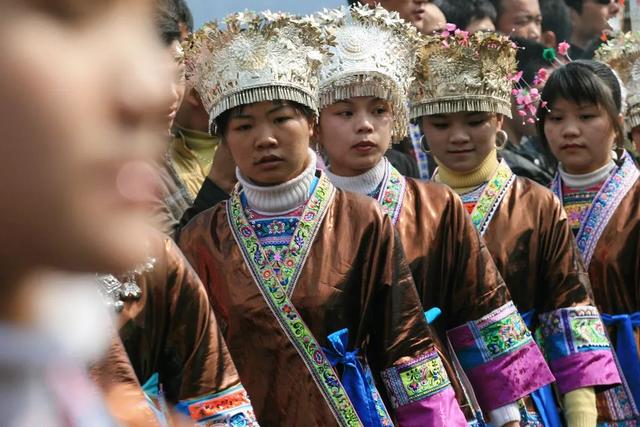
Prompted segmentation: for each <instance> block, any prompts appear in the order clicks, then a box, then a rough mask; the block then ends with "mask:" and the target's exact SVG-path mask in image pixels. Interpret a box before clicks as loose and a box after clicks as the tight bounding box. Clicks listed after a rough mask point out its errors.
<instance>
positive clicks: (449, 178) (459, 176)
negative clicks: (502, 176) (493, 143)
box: [433, 149, 499, 194]
mask: <svg viewBox="0 0 640 427" xmlns="http://www.w3.org/2000/svg"><path fill="white" fill-rule="evenodd" d="M435 160H436V163H437V164H438V169H437V171H436V174H435V175H434V177H433V179H434V181H436V182H441V183H443V184H446V185H448V186H449V187H451V188H452V189H453V190H454V191H455V192H456V193H458V194H465V193H468V192H469V191H472V190H475V189H476V188H478V187H479V186H481V185H482V184H484V183H485V182H487V181H489V179H491V176H492V175H493V174H494V173H495V171H496V169H498V166H499V162H498V154H497V152H496V150H495V149H493V150H491V152H490V153H489V155H488V156H487V157H486V158H485V159H484V160H483V161H482V163H480V164H479V165H478V166H477V167H475V168H474V169H472V170H470V171H469V172H465V173H462V172H457V171H454V170H452V169H449V168H447V167H446V166H445V165H443V164H442V163H441V162H440V161H439V160H438V159H435Z"/></svg>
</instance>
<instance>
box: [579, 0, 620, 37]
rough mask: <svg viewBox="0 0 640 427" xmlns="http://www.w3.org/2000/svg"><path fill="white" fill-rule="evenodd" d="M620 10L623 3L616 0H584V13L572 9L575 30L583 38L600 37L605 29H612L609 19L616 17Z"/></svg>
mask: <svg viewBox="0 0 640 427" xmlns="http://www.w3.org/2000/svg"><path fill="white" fill-rule="evenodd" d="M620 10H621V5H620V3H619V2H618V1H616V0H611V1H608V2H606V1H603V2H600V1H596V0H583V2H582V13H577V12H576V11H574V10H571V15H572V18H573V19H572V21H573V31H574V32H575V33H576V34H578V35H580V37H581V38H583V39H591V38H596V37H599V36H600V34H602V32H603V31H605V30H609V29H611V27H610V26H609V24H608V23H607V21H609V19H611V18H613V17H615V16H616V15H617V14H618V13H619V12H620Z"/></svg>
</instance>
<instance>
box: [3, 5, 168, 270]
mask: <svg viewBox="0 0 640 427" xmlns="http://www.w3.org/2000/svg"><path fill="white" fill-rule="evenodd" d="M151 6H152V5H151V1H149V0H126V1H125V0H91V1H88V0H23V1H20V2H16V1H14V0H0V9H1V10H2V14H0V75H2V76H3V78H2V79H0V131H1V133H2V136H3V138H4V141H3V142H2V144H0V162H2V165H1V167H0V182H2V185H0V200H2V209H0V229H2V230H3V232H2V244H1V245H0V259H1V260H2V263H3V264H2V265H1V267H2V268H3V270H4V271H5V272H4V273H2V274H5V277H2V278H0V282H1V281H3V280H7V279H8V278H7V277H6V271H7V270H10V271H12V272H13V273H12V274H13V275H15V276H16V277H19V276H20V275H21V274H26V273H28V272H29V271H31V270H34V269H38V268H55V269H64V270H70V271H122V270H124V269H128V268H130V267H131V265H134V264H135V263H137V262H139V261H140V260H141V259H143V258H144V252H145V242H146V230H147V227H146V225H147V216H146V213H145V211H146V208H145V204H144V201H145V199H146V198H147V192H148V191H149V190H150V188H149V187H150V183H151V182H152V181H153V177H152V176H150V175H151V170H150V169H149V168H148V167H147V166H146V165H147V161H148V160H150V158H151V157H152V156H153V155H155V154H156V153H155V151H154V150H155V149H157V148H154V146H155V147H158V146H160V144H158V138H161V135H162V133H163V132H164V131H165V128H166V114H167V113H166V111H167V105H169V104H170V94H169V84H168V82H170V81H171V76H170V74H169V73H170V71H169V70H170V66H169V65H168V64H167V63H166V61H170V58H168V57H167V55H166V51H163V47H162V44H161V42H160V40H159V39H158V37H157V34H156V31H155V30H154V28H153V19H152V10H151Z"/></svg>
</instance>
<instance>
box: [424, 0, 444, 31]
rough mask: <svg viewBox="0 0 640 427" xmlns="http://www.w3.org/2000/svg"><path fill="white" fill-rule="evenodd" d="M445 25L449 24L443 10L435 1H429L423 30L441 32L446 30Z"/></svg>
mask: <svg viewBox="0 0 640 427" xmlns="http://www.w3.org/2000/svg"><path fill="white" fill-rule="evenodd" d="M445 25H447V18H446V17H445V16H444V13H442V10H440V8H439V7H438V6H436V5H435V4H433V3H427V5H426V6H425V16H424V20H423V24H422V32H423V33H424V34H433V33H439V32H441V31H442V30H444V27H445Z"/></svg>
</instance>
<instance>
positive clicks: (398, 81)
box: [315, 5, 420, 140]
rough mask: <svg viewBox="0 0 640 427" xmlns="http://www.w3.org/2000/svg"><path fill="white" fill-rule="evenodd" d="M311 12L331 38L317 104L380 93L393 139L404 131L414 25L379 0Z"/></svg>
mask: <svg viewBox="0 0 640 427" xmlns="http://www.w3.org/2000/svg"><path fill="white" fill-rule="evenodd" d="M315 18H316V20H317V21H318V22H319V24H320V25H322V27H323V29H324V30H325V33H326V34H327V38H328V40H330V44H331V46H329V52H330V53H331V56H330V57H329V58H328V59H327V60H326V62H325V64H324V65H323V66H322V68H321V70H320V105H319V107H320V109H323V108H324V107H327V106H329V105H331V104H334V103H336V102H338V101H340V100H343V99H348V98H352V97H357V96H375V97H378V98H382V99H385V100H387V101H389V102H391V104H392V106H393V112H394V116H395V123H394V129H393V134H394V140H398V139H400V138H403V137H404V136H406V134H407V131H408V128H409V114H408V113H409V112H408V106H407V104H408V98H407V96H408V90H409V84H410V83H411V78H412V75H413V69H414V67H415V55H416V53H415V52H416V46H417V45H418V41H419V40H420V37H419V34H418V32H417V30H416V29H415V28H414V27H413V26H412V25H411V24H409V23H407V22H405V21H403V20H402V19H401V18H400V15H399V14H398V13H397V12H388V11H387V10H386V9H384V8H383V7H381V6H380V5H377V6H376V7H375V8H371V7H368V6H360V5H356V6H352V7H350V8H346V7H342V8H338V9H332V10H326V9H325V10H324V11H323V12H320V13H318V14H316V15H315Z"/></svg>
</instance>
